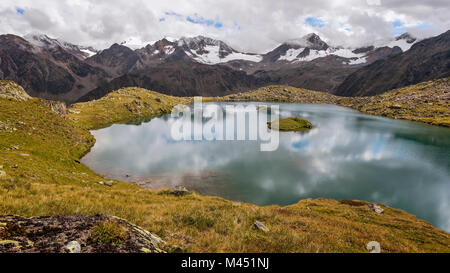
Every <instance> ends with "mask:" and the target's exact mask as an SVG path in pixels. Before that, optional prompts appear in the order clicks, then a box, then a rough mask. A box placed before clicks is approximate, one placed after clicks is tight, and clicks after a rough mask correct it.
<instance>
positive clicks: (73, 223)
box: [0, 215, 166, 253]
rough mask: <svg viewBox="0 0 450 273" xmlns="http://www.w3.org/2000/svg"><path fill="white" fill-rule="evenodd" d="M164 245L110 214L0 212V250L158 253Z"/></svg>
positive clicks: (147, 233)
mask: <svg viewBox="0 0 450 273" xmlns="http://www.w3.org/2000/svg"><path fill="white" fill-rule="evenodd" d="M165 248H166V243H165V242H164V241H163V240H162V239H161V238H159V237H158V236H156V235H154V234H152V233H150V232H148V231H146V230H144V229H142V228H140V227H138V226H136V225H133V224H131V223H129V222H127V221H126V220H123V219H120V218H117V217H113V216H105V215H94V216H84V215H70V216H52V217H33V218H23V217H20V216H11V215H7V216H0V253H4V252H24V253H36V252H41V253H159V252H165V251H164V249H165Z"/></svg>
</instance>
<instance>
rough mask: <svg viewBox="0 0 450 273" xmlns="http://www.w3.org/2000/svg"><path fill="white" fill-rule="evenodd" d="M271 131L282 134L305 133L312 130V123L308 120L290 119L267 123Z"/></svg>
mask: <svg viewBox="0 0 450 273" xmlns="http://www.w3.org/2000/svg"><path fill="white" fill-rule="evenodd" d="M267 125H268V127H269V129H273V130H278V131H281V132H305V131H308V130H310V129H311V128H312V124H311V122H309V121H307V120H306V119H302V118H296V117H289V118H280V119H277V120H275V121H272V122H267Z"/></svg>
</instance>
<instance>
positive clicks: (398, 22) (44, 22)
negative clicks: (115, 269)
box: [0, 0, 450, 53]
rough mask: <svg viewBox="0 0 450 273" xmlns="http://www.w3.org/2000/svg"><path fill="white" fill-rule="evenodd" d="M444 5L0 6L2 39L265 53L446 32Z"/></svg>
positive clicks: (11, 1)
mask: <svg viewBox="0 0 450 273" xmlns="http://www.w3.org/2000/svg"><path fill="white" fill-rule="evenodd" d="M449 14H450V4H449V2H448V0H410V1H402V0H333V1H331V0H328V1H325V0H314V1H304V0H277V1H274V0H245V1H244V0H202V1H200V0H190V1H185V0H165V1H161V0H158V1H156V0H70V1H69V0H45V1H44V0H1V2H0V33H1V34H4V33H13V34H18V35H25V34H28V33H36V32H39V33H45V34H48V35H49V36H50V37H53V38H60V39H63V40H66V41H68V42H72V43H76V44H82V45H93V46H95V47H96V48H98V49H103V48H105V47H109V46H110V45H111V44H112V43H114V42H118V43H120V42H122V41H124V40H130V39H131V41H132V43H138V42H151V41H155V40H158V39H161V38H162V37H165V36H167V37H173V38H179V37H182V36H187V37H188V36H196V35H204V36H209V37H212V38H217V39H221V40H223V41H225V42H227V43H228V44H230V45H231V46H233V47H234V48H236V49H238V50H243V51H247V52H258V53H264V52H266V51H268V50H270V49H273V48H274V47H275V46H277V45H278V44H279V43H281V42H283V41H285V40H287V39H292V38H297V37H301V36H303V35H305V34H308V33H311V32H315V33H317V34H319V35H320V36H321V37H322V38H323V39H324V40H325V41H327V42H329V43H330V44H332V45H344V46H360V45H366V44H369V43H370V42H372V41H374V40H380V39H388V38H390V37H393V36H395V35H398V34H401V33H403V32H405V31H408V32H410V33H412V34H414V35H416V36H417V37H420V38H422V37H429V36H433V35H436V34H440V33H442V32H444V31H446V30H448V29H450V16H449Z"/></svg>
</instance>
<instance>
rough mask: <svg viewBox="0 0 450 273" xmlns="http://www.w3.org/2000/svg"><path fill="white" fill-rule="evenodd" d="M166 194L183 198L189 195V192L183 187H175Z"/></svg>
mask: <svg viewBox="0 0 450 273" xmlns="http://www.w3.org/2000/svg"><path fill="white" fill-rule="evenodd" d="M167 193H168V194H171V195H175V196H185V195H188V194H190V191H189V190H188V189H186V188H185V187H183V186H176V187H175V188H173V189H170V190H169V191H168V192H167Z"/></svg>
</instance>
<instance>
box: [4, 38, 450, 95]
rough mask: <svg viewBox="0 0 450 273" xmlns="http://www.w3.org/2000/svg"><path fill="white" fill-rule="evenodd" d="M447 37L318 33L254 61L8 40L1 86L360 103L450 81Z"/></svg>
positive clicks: (188, 42)
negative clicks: (249, 93)
mask: <svg viewBox="0 0 450 273" xmlns="http://www.w3.org/2000/svg"><path fill="white" fill-rule="evenodd" d="M449 35H450V34H449V32H446V33H444V34H442V35H440V36H438V37H434V38H430V39H426V40H423V41H418V40H417V39H416V38H414V37H412V36H411V35H409V34H407V33H405V34H403V35H400V36H398V37H396V38H395V39H393V40H388V41H377V42H374V43H373V45H368V46H365V47H361V48H343V47H338V46H330V45H329V44H327V43H326V42H324V41H323V40H322V39H321V38H320V37H319V36H318V35H316V34H313V33H312V34H308V35H306V36H304V37H302V38H299V39H293V40H289V41H286V42H285V43H282V44H281V45H279V46H278V47H276V48H275V49H274V50H272V51H270V52H268V53H266V54H256V53H245V52H240V51H238V50H235V49H233V48H232V47H230V46H229V45H227V44H226V43H224V42H222V41H219V40H215V39H211V38H208V37H203V36H197V37H193V38H181V39H178V40H176V39H170V38H164V39H162V40H159V41H156V42H154V43H150V44H148V45H146V46H144V47H139V46H136V45H134V46H133V47H132V48H133V49H132V48H130V47H128V46H126V45H127V42H124V43H122V44H114V45H112V46H111V47H110V48H108V49H104V50H101V51H98V50H95V49H94V48H92V47H84V46H78V45H74V44H71V43H68V42H64V41H61V40H57V39H53V38H50V37H48V36H46V35H42V34H40V35H38V34H35V35H27V36H25V37H23V38H22V37H19V36H16V35H11V34H7V35H0V79H8V80H13V81H16V82H18V83H19V84H21V85H22V86H23V87H24V88H25V89H26V90H27V91H28V92H30V95H32V96H37V97H43V98H47V99H56V100H63V101H66V102H69V103H71V102H75V101H79V100H81V101H86V100H92V99H97V98H100V97H101V96H104V95H105V94H107V93H108V92H110V91H112V90H115V89H118V88H121V87H128V86H139V87H143V88H147V89H151V90H154V91H158V92H162V93H166V94H170V95H178V96H193V95H202V96H216V95H217V96H221V95H226V94H230V93H235V92H242V91H246V90H249V89H252V88H255V87H259V86H263V85H267V84H288V85H291V86H294V87H302V88H308V89H313V90H321V91H327V92H330V93H336V94H339V95H347V96H362V95H368V94H377V93H380V92H384V91H386V90H387V88H391V87H400V86H403V85H406V84H413V83H416V82H418V81H420V80H421V79H432V78H437V77H443V76H445V75H448V71H449V66H448V64H449V59H450V58H449V53H448V46H449V44H450V43H449V40H448V39H449V38H448V37H449ZM130 44H131V43H130ZM397 74H398V75H399V76H395V77H394V75H397ZM400 75H401V76H400ZM369 79H370V81H369Z"/></svg>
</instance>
